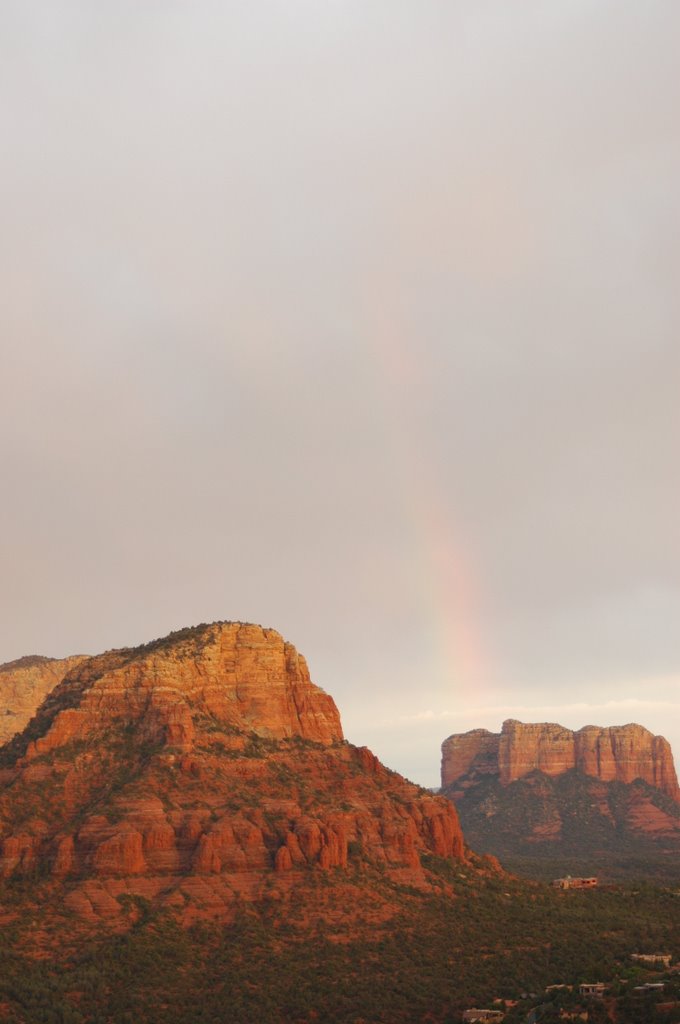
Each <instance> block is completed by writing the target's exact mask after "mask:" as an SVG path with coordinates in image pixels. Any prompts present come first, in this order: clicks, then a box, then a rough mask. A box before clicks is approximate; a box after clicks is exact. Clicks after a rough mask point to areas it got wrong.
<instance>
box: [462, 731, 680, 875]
mask: <svg viewBox="0 0 680 1024" xmlns="http://www.w3.org/2000/svg"><path fill="white" fill-rule="evenodd" d="M442 792H443V793H444V794H445V795H446V796H448V797H449V799H451V800H452V801H453V802H454V803H455V805H456V809H457V811H458V813H459V815H460V820H461V824H462V826H463V829H464V831H465V835H466V838H467V840H468V842H470V843H471V844H472V846H473V847H474V849H476V850H478V851H480V852H484V853H489V854H493V855H494V856H496V857H499V858H500V859H501V861H502V862H503V863H504V865H505V866H506V867H509V868H510V869H511V870H517V871H520V872H522V871H529V873H533V874H537V873H538V875H539V877H541V872H542V871H543V867H542V864H543V865H544V866H545V870H546V871H549V870H557V871H558V872H559V871H562V873H563V874H564V873H568V872H570V873H572V874H589V875H591V874H602V875H603V876H604V877H608V878H614V877H615V878H625V877H629V878H631V877H635V878H638V877H639V876H640V873H641V872H642V873H647V874H654V875H656V876H657V877H664V878H670V877H674V876H673V865H674V864H676V863H677V856H678V853H680V800H679V794H678V784H677V779H676V776H675V769H674V767H673V758H672V755H671V751H670V747H669V745H668V743H667V742H666V740H665V739H663V737H661V736H653V735H652V734H651V733H650V732H648V731H647V729H643V728H642V726H640V725H625V726H616V727H611V728H608V729H603V728H599V727H597V726H586V727H585V728H583V729H580V730H579V731H578V732H571V731H570V730H569V729H564V728H563V727H562V726H561V725H553V724H531V725H525V724H523V723H522V722H516V721H508V722H505V723H504V724H503V729H502V732H501V733H500V734H495V733H491V732H487V730H485V729H474V730H472V731H471V732H467V733H464V734H463V735H459V736H449V738H448V739H446V740H444V743H443V744H442ZM558 865H561V867H560V866H558ZM642 865H644V867H642Z"/></svg>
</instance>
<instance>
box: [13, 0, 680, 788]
mask: <svg viewBox="0 0 680 1024" xmlns="http://www.w3.org/2000/svg"><path fill="white" fill-rule="evenodd" d="M0 29H1V31H0V51H1V54H2V62H1V65H0V66H1V67H2V71H1V72H0V74H1V75H2V77H3V82H4V85H5V88H4V89H3V90H2V99H0V103H1V104H2V112H3V122H4V124H5V160H4V161H3V162H2V165H1V166H0V181H1V182H2V186H3V189H2V191H3V197H4V203H3V214H4V218H3V220H4V231H3V239H2V243H1V244H0V260H1V262H2V273H3V281H4V284H5V288H4V300H3V303H2V305H1V306H0V325H1V327H2V333H3V343H2V345H1V346H0V385H1V386H2V402H1V403H0V424H1V427H2V429H1V431H0V466H1V468H2V480H3V484H4V487H3V501H2V512H1V520H0V522H1V525H2V529H1V531H0V567H1V569H2V579H3V582H4V586H3V587H2V589H1V591H0V593H1V597H0V621H1V622H2V626H1V627H0V662H6V661H10V660H13V659H16V658H18V657H21V656H22V655H27V654H46V655H48V656H54V657H63V656H66V655H67V654H73V653H75V652H83V653H93V654H94V653H98V652H99V651H101V650H104V649H107V648H112V647H120V646H134V645H136V644H139V643H143V642H145V641H147V640H150V639H152V638H155V637H158V636H162V635H165V634H166V633H168V632H169V631H171V630H173V629H177V628H181V627H183V626H187V625H192V624H195V623H198V622H201V621H207V622H209V621H214V620H217V619H234V620H243V621H254V622H259V623H262V624H263V625H267V626H271V627H273V628H275V629H277V630H278V631H279V632H281V633H282V634H283V635H284V636H285V637H286V638H287V639H289V640H290V641H291V642H293V643H294V644H295V645H296V647H297V648H298V649H299V650H300V651H301V652H302V653H303V654H304V655H305V656H306V658H307V660H308V662H309V665H310V670H311V674H312V678H313V680H314V681H315V682H316V683H317V684H318V685H320V686H322V687H323V688H324V689H325V690H327V691H328V692H329V693H330V694H331V695H332V696H333V697H334V699H335V701H336V703H337V704H338V707H339V709H340V712H341V716H342V720H343V726H344V729H345V734H346V735H347V737H348V738H349V739H351V740H352V741H353V742H356V743H360V744H361V743H365V744H367V745H368V746H370V747H371V749H373V750H374V751H375V752H376V753H377V754H378V755H379V757H380V758H381V759H382V760H383V761H385V763H387V764H388V765H389V766H390V767H393V768H395V769H397V770H399V771H400V772H402V773H404V774H405V775H407V776H408V777H410V778H413V779H414V780H415V781H418V782H421V783H423V784H425V785H428V786H434V785H437V784H438V777H439V746H440V744H441V742H442V740H443V739H444V738H445V737H446V736H448V735H450V734H451V733H453V732H464V731H467V730H468V729H471V728H477V727H483V728H488V729H491V730H492V731H498V730H499V729H500V725H501V723H502V721H503V720H504V719H505V718H509V717H512V718H518V719H520V720H522V721H556V722H559V723H560V724H562V725H565V726H567V727H569V728H580V727H582V726H584V725H586V724H596V725H603V726H607V725H621V724H626V723H628V722H632V721H634V722H639V723H640V724H641V725H644V726H645V727H646V728H648V729H650V730H651V731H652V732H654V733H657V734H662V735H664V736H666V738H667V739H668V740H669V741H670V742H671V745H672V747H673V751H674V753H675V754H678V752H679V751H680V643H679V641H678V622H679V621H680V532H679V531H678V525H677V524H678V521H679V519H680V486H679V485H678V481H677V471H676V469H675V461H676V457H677V456H676V451H677V439H678V437H679V436H680V408H679V403H678V399H677V395H678V384H679V383H680V345H679V344H678V327H679V326H680V291H679V290H678V286H677V282H678V280H680V244H679V241H678V240H679V238H680V230H679V229H680V194H679V193H678V188H677V182H678V180H679V179H680V132H679V131H678V126H677V110H678V103H679V101H680V77H679V76H678V73H677V67H676V65H677V54H676V50H677V46H676V40H677V39H678V33H679V31H680V8H678V7H677V5H676V4H674V3H672V2H670V0H651V2H649V3H647V4H645V5H641V4H639V3H633V2H632V0H618V2H616V3H614V2H613V0H601V2H600V0H598V2H596V3H590V2H589V3H585V2H583V0H554V2H553V3H551V4H550V5H546V4H544V3H540V2H538V0H530V2H528V3H525V4H523V5H521V6H520V5H508V4H507V3H503V2H502V0H484V2H482V3H480V2H474V3H473V2H472V0H461V2H457V3H453V4H444V3H441V2H435V0H425V2H423V3H419V4H417V5H414V4H409V3H402V2H394V0H391V2H390V3H387V2H386V0H376V2H375V3H374V4H371V5H370V6H369V7H367V6H366V5H365V4H360V3H358V2H357V0H346V2H343V3H334V4H327V5H318V4H313V3H311V0H305V2H302V0H292V2H290V3H287V4H286V5H280V4H275V3H272V2H271V0H266V2H265V0H263V2H261V3H256V4H242V3H233V4H226V5H225V4H221V3H217V2H216V0H215V2H212V0H210V2H208V0H197V2H196V3H194V4H191V5H186V4H184V3H181V2H179V0H167V2H164V3H163V4H160V3H156V2H153V0H149V2H148V3H143V4H138V3H135V4H133V3H132V2H130V0H121V2H119V3H116V4H115V5H113V4H110V5H109V4H102V5H97V6H96V7H93V6H92V5H91V4H88V3H85V0H67V2H64V3H60V4H57V5H54V4H49V3H47V2H45V0H28V2H26V0H23V2H21V3H18V2H14V0H8V2H5V3H3V4H2V5H0Z"/></svg>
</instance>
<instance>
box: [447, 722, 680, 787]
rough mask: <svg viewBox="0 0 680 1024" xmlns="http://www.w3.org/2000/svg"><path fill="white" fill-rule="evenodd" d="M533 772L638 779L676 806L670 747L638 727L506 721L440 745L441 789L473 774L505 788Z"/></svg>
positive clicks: (453, 738)
mask: <svg viewBox="0 0 680 1024" xmlns="http://www.w3.org/2000/svg"><path fill="white" fill-rule="evenodd" d="M536 770H537V771H540V772H543V774H544V775H549V776H557V775H562V774H564V773H565V772H568V771H572V770H575V771H577V772H579V773H581V774H583V775H588V776H591V777H593V778H596V779H600V780H601V781H603V782H612V781H617V782H626V783H628V782H634V781H635V779H642V780H643V781H644V782H647V783H648V784H649V785H650V786H654V787H655V788H657V789H659V790H661V792H663V793H665V794H666V795H667V796H669V797H671V798H672V799H673V800H675V801H677V802H680V789H679V788H678V780H677V776H676V773H675V767H674V765H673V755H672V752H671V748H670V744H669V743H668V741H667V740H665V739H664V738H663V736H654V735H653V734H652V733H651V732H649V730H647V729H645V728H644V727H643V726H641V725H634V724H631V725H621V726H609V727H607V728H601V727H599V726H595V725H586V726H584V727H583V728H582V729H579V730H578V731H577V732H572V731H571V730H570V729H565V728H564V727H563V726H561V725H555V724H552V723H538V724H525V723H523V722H518V721H515V720H514V719H509V720H508V721H506V722H504V723H503V728H502V731H501V732H500V734H499V733H491V732H488V731H487V730H486V729H473V730H472V731H471V732H467V733H462V734H457V735H453V736H449V737H448V739H446V740H444V742H443V744H442V765H441V773H442V774H441V778H442V788H444V789H448V788H449V787H451V785H452V784H453V783H455V782H456V781H457V780H458V779H461V778H462V777H463V776H466V775H468V774H469V773H470V772H473V771H474V772H475V773H476V774H477V775H497V776H498V778H499V780H500V783H501V785H503V786H507V785H509V784H510V783H511V782H514V781H515V780H516V779H521V778H523V777H524V776H525V775H528V774H529V773H530V772H532V771H536Z"/></svg>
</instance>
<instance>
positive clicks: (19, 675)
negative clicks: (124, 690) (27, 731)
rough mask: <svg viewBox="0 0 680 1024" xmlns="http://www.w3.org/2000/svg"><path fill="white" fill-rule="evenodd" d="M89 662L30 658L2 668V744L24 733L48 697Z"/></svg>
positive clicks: (0, 713) (0, 679) (0, 731)
mask: <svg viewBox="0 0 680 1024" xmlns="http://www.w3.org/2000/svg"><path fill="white" fill-rule="evenodd" d="M86 660H87V659H86V656H85V655H76V656H75V657H72V658H42V657H28V658H19V660H18V661H10V662H7V663H6V664H5V665H0V744H3V743H6V742H7V740H10V739H11V738H12V736H14V735H16V733H18V732H21V730H22V729H23V728H24V726H26V725H28V722H29V721H30V719H31V718H32V717H33V715H34V714H35V713H36V711H37V710H38V708H39V707H40V705H41V704H42V702H43V701H44V699H45V697H46V696H47V694H48V693H49V692H50V691H51V690H53V689H54V687H55V686H56V685H57V683H60V682H61V681H62V679H63V678H64V676H65V675H67V673H69V672H70V671H71V669H73V668H75V667H76V666H77V665H79V664H80V663H81V662H83V661H86Z"/></svg>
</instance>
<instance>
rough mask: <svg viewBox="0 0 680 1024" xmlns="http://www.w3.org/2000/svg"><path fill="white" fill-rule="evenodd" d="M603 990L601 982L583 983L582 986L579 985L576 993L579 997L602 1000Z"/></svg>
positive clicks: (604, 987) (603, 986) (603, 985)
mask: <svg viewBox="0 0 680 1024" xmlns="http://www.w3.org/2000/svg"><path fill="white" fill-rule="evenodd" d="M605 989H606V986H605V984H604V982H603V981H593V982H584V983H583V984H582V985H579V987H578V993H579V995H580V996H589V997H590V998H595V999H602V997H603V995H604V993H605Z"/></svg>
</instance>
